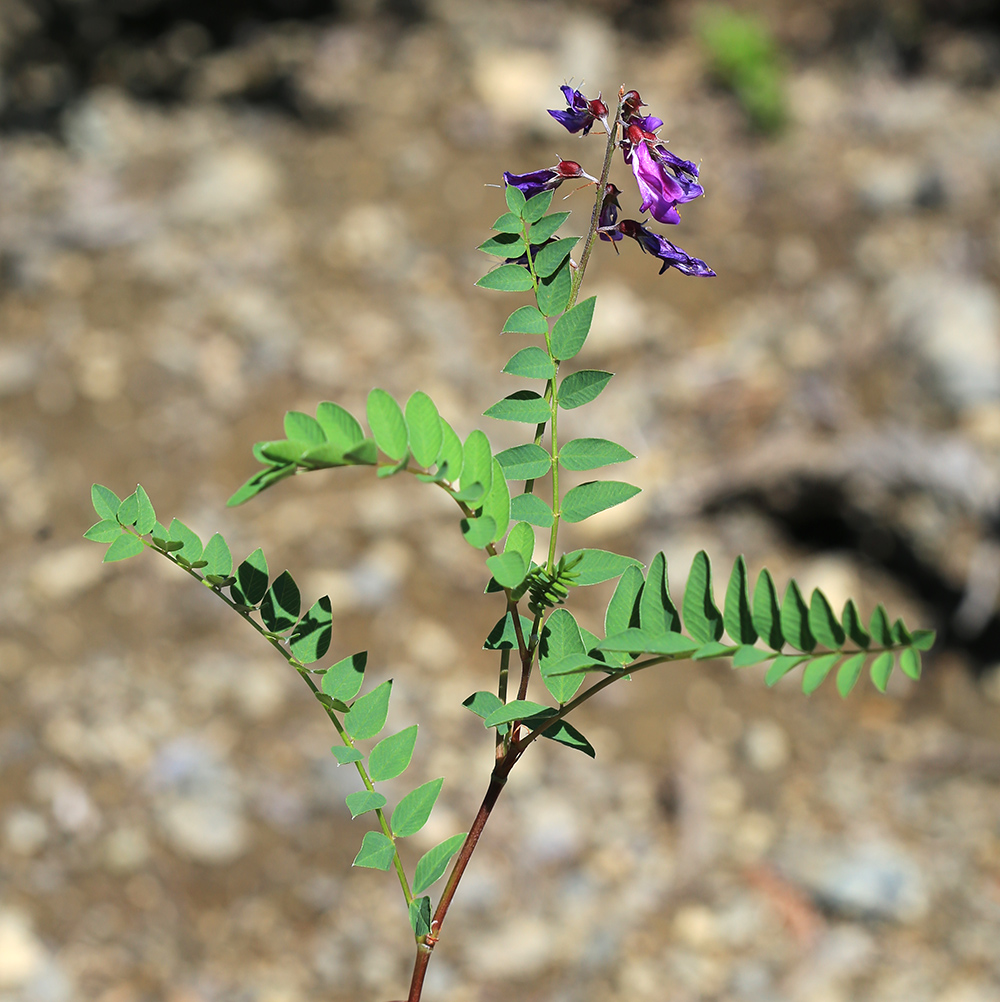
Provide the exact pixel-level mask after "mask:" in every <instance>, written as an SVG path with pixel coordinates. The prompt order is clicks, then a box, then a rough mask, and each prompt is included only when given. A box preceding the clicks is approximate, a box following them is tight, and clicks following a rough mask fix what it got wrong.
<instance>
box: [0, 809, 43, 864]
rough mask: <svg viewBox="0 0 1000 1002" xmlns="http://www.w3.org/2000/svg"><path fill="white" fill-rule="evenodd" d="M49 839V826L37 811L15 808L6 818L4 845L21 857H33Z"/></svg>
mask: <svg viewBox="0 0 1000 1002" xmlns="http://www.w3.org/2000/svg"><path fill="white" fill-rule="evenodd" d="M48 837H49V826H48V824H47V823H46V821H45V818H43V817H42V815H41V814H39V813H38V812H37V811H31V810H28V809H27V808H26V807H15V808H14V809H13V810H11V811H10V812H9V813H8V814H7V816H6V817H5V818H4V844H5V845H6V846H7V848H8V849H9V850H10V851H11V852H13V853H16V854H17V855H19V856H33V855H34V854H35V853H36V852H38V850H39V849H41V848H42V846H43V845H45V843H46V841H47V840H48Z"/></svg>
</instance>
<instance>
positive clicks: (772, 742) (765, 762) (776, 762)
mask: <svg viewBox="0 0 1000 1002" xmlns="http://www.w3.org/2000/svg"><path fill="white" fill-rule="evenodd" d="M743 750H744V753H745V754H746V757H747V761H748V762H749V763H750V764H751V765H752V766H753V767H754V768H755V769H758V770H760V771H761V772H773V771H774V770H775V769H780V768H781V767H782V766H783V765H785V763H786V762H787V761H788V753H789V742H788V734H787V733H786V732H785V730H784V728H782V727H781V726H780V725H779V724H777V723H775V722H774V721H773V720H755V721H753V722H752V723H751V724H750V725H749V726H748V727H747V730H746V734H745V735H744V737H743Z"/></svg>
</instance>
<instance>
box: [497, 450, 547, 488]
mask: <svg viewBox="0 0 1000 1002" xmlns="http://www.w3.org/2000/svg"><path fill="white" fill-rule="evenodd" d="M497 460H498V461H499V463H500V466H501V468H502V469H503V475H504V476H505V477H506V478H507V479H508V480H536V479H537V478H539V477H544V476H545V474H546V473H548V472H549V469H550V468H551V466H552V457H551V456H550V455H549V454H548V453H547V452H546V451H545V450H544V449H543V448H542V447H541V446H540V445H535V444H534V442H528V443H526V444H525V445H515V446H513V447H512V448H510V449H504V450H503V452H500V453H497Z"/></svg>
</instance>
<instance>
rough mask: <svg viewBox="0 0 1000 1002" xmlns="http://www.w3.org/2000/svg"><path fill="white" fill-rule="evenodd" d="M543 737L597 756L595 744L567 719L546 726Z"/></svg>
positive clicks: (536, 724) (535, 724)
mask: <svg viewBox="0 0 1000 1002" xmlns="http://www.w3.org/2000/svg"><path fill="white" fill-rule="evenodd" d="M539 723H541V721H540V722H539ZM532 724H533V725H534V726H536V727H537V726H539V724H538V723H535V722H534V721H532ZM542 737H543V738H548V739H549V740H550V741H558V742H559V744H561V745H566V747H567V748H575V749H576V750H577V751H581V752H583V754H584V755H589V756H590V757H591V758H596V757H597V752H596V751H594V746H593V745H592V744H591V743H590V742H589V741H588V740H587V739H586V738H585V737H584V736H583V735H582V734H581V733H580V732H579V731H578V730H577V729H576V728H575V727H574V726H573V725H572V724H567V723H566V721H565V720H558V721H556V723H554V724H553V725H552V726H551V727H548V728H546V730H544V731H542Z"/></svg>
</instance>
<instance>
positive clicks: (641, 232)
mask: <svg viewBox="0 0 1000 1002" xmlns="http://www.w3.org/2000/svg"><path fill="white" fill-rule="evenodd" d="M618 229H619V231H620V232H621V233H623V234H625V236H627V237H631V238H632V239H633V240H635V241H636V243H638V245H639V246H640V247H641V248H642V249H643V251H644V252H645V253H647V254H652V255H653V257H656V258H659V259H660V260H661V261H662V262H663V267H662V268H660V272H659V273H660V274H661V275H662V274H663V273H664V272H665V271H666V270H667V268H676V269H677V270H678V271H679V272H680V273H681V274H682V275H697V276H702V277H706V278H709V277H712V276H714V275H715V272H714V271H712V269H711V268H709V266H708V265H707V264H705V262H704V261H702V260H701V259H700V258H696V257H691V255H690V254H688V253H687V252H686V251H683V250H681V249H680V247H677V246H676V245H675V244H672V243H671V242H670V241H669V240H667V238H666V237H662V236H660V234H659V233H654V232H653V231H652V230H647V229H646V227H645V226H643V225H642V223H640V222H639V221H638V220H635V219H623V220H622V221H621V222H620V223H619V224H618Z"/></svg>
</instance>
